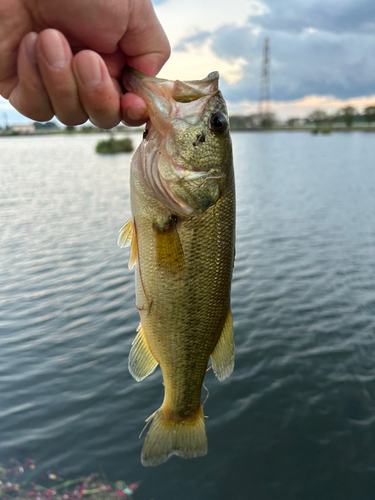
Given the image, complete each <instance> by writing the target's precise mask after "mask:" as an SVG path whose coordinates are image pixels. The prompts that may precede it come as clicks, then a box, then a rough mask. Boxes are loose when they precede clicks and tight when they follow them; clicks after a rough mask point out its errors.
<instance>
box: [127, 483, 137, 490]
mask: <svg viewBox="0 0 375 500" xmlns="http://www.w3.org/2000/svg"><path fill="white" fill-rule="evenodd" d="M137 488H138V486H137V485H136V484H135V483H134V484H131V485H130V486H129V490H132V491H137Z"/></svg>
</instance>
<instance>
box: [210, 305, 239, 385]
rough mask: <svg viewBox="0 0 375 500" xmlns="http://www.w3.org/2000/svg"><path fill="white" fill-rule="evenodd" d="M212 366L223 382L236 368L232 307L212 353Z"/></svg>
mask: <svg viewBox="0 0 375 500" xmlns="http://www.w3.org/2000/svg"><path fill="white" fill-rule="evenodd" d="M211 361H212V368H213V370H214V373H215V376H216V377H217V378H218V379H219V380H220V382H222V381H223V380H225V379H226V378H227V377H229V375H230V374H231V373H232V371H233V368H234V340H233V323H232V314H231V312H230V308H229V309H228V313H227V317H226V320H225V323H224V328H223V331H222V332H221V335H220V338H219V341H218V343H217V344H216V347H215V349H214V351H213V353H212V354H211Z"/></svg>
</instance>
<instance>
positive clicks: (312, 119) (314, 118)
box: [306, 109, 329, 127]
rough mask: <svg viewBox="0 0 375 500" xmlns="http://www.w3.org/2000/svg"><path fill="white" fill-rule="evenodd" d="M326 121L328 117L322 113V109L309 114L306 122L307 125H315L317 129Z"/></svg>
mask: <svg viewBox="0 0 375 500" xmlns="http://www.w3.org/2000/svg"><path fill="white" fill-rule="evenodd" d="M328 120H329V117H328V115H327V113H326V112H325V111H323V110H322V109H317V110H315V111H313V112H312V113H310V114H309V116H308V117H307V120H306V121H307V122H308V123H315V126H316V127H319V126H320V125H322V124H323V123H325V122H327V121H328Z"/></svg>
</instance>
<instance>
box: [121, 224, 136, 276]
mask: <svg viewBox="0 0 375 500" xmlns="http://www.w3.org/2000/svg"><path fill="white" fill-rule="evenodd" d="M117 244H118V246H119V247H120V248H124V247H128V246H129V245H130V244H131V248H130V257H129V269H133V267H134V266H135V265H136V263H137V259H138V241H137V230H136V226H135V221H134V222H133V221H132V220H131V219H129V220H128V221H127V222H126V223H125V224H124V225H123V226H122V228H121V229H120V234H119V237H118V240H117Z"/></svg>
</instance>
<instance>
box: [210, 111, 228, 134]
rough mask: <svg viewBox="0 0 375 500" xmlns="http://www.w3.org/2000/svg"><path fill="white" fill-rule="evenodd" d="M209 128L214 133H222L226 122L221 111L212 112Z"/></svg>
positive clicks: (226, 124) (225, 127)
mask: <svg viewBox="0 0 375 500" xmlns="http://www.w3.org/2000/svg"><path fill="white" fill-rule="evenodd" d="M209 126H210V129H211V130H212V132H214V133H215V134H222V133H223V132H224V131H225V130H226V129H227V127H228V122H227V119H226V118H225V116H224V115H223V114H222V113H214V114H213V115H211V117H210V122H209Z"/></svg>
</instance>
